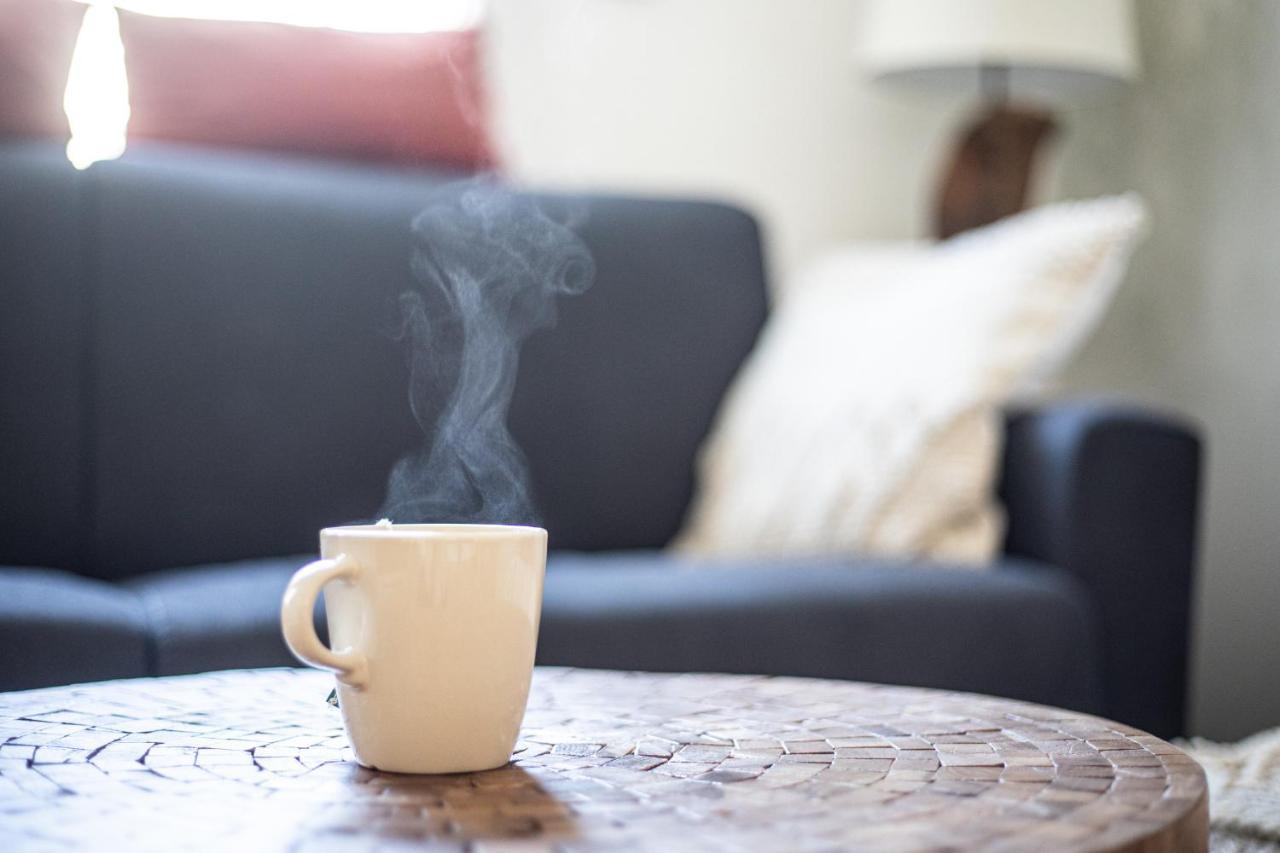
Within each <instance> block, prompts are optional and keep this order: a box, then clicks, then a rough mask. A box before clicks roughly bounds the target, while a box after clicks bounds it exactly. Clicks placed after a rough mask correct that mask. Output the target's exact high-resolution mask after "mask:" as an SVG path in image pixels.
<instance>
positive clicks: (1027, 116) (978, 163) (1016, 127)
mask: <svg viewBox="0 0 1280 853" xmlns="http://www.w3.org/2000/svg"><path fill="white" fill-rule="evenodd" d="M1056 130H1057V125H1056V123H1055V122H1054V120H1053V119H1052V118H1051V117H1050V116H1049V115H1048V113H1043V112H1038V111H1035V110H1028V109H1020V108H1016V107H1011V106H1009V105H1007V104H1000V105H997V106H992V107H989V108H987V109H986V110H985V111H984V112H983V114H982V115H980V116H979V117H978V119H977V121H975V122H974V123H973V124H972V125H971V126H970V127H969V128H968V129H967V130H966V131H965V132H964V134H963V135H962V136H961V137H960V143H959V145H958V146H957V147H956V150H955V153H954V154H953V155H952V156H951V159H950V161H949V163H948V167H947V171H946V173H945V175H944V177H943V180H942V184H941V186H940V187H939V193H938V207H937V211H936V213H935V217H936V218H935V221H934V230H935V233H936V235H937V236H938V237H939V238H940V239H946V238H947V237H951V236H954V235H956V234H959V233H961V232H962V231H968V230H969V229H971V228H977V227H979V226H981V225H987V224H989V223H991V222H995V221H996V220H997V219H1003V218H1004V217H1006V216H1010V215H1012V214H1015V213H1018V212H1019V211H1021V210H1024V209H1025V208H1026V204H1027V196H1028V192H1029V190H1030V188H1031V174H1032V170H1033V169H1034V168H1035V164H1036V159H1037V155H1038V153H1039V151H1040V149H1041V147H1042V143H1043V142H1044V141H1045V140H1046V139H1049V138H1050V137H1052V136H1053V135H1054V133H1055V132H1056Z"/></svg>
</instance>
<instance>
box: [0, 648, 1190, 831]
mask: <svg viewBox="0 0 1280 853" xmlns="http://www.w3.org/2000/svg"><path fill="white" fill-rule="evenodd" d="M331 684H332V679H331V678H330V677H329V676H326V675H324V674H323V673H319V672H314V671H303V670H257V671H234V672H221V673H210V674H206V675H195V676H181V677H175V678H160V679H138V680H132V681H115V682H103V683H100V684H90V685H79V686H71V687H59V688H49V689H43V690H32V691H26V692H21V693H8V694H0V744H3V745H0V849H3V850H18V849H27V848H31V849H45V848H47V849H57V848H58V847H59V846H64V845H65V846H68V847H70V846H76V847H79V848H81V849H85V848H94V847H98V848H102V849H117V848H119V849H165V850H170V849H181V848H183V847H195V848H210V849H212V848H217V849H227V850H233V851H236V853H244V851H249V850H276V849H289V850H304V851H310V850H329V849H337V850H347V849H353V850H368V849H381V848H384V847H385V848H391V847H399V846H411V847H414V848H415V849H423V848H427V849H431V850H461V849H466V850H509V849H519V850H539V849H556V850H579V849H609V850H632V849H652V850H663V851H666V850H681V849H697V850H720V849H724V850H740V849H751V850H841V849H886V850H914V849H937V848H951V849H955V848H968V847H978V846H982V847H984V848H992V849H1029V848H1034V849H1046V848H1055V849H1056V848H1066V849H1081V848H1090V849H1097V848H1122V849H1134V850H1139V849H1140V850H1148V851H1155V850H1203V849H1205V844H1206V837H1207V795H1206V789H1205V780H1204V774H1203V773H1202V772H1201V770H1200V768H1199V766H1198V765H1196V764H1195V763H1194V762H1193V761H1192V760H1191V759H1190V758H1188V757H1187V756H1186V755H1184V754H1183V753H1182V752H1180V751H1179V750H1177V749H1175V748H1174V747H1172V746H1170V745H1169V744H1167V743H1165V742H1164V741H1161V740H1159V739H1157V738H1155V737H1152V736H1150V735H1146V734H1143V733H1142V732H1139V731H1137V730H1135V729H1132V728H1129V727H1127V726H1123V725H1120V724H1118V723H1112V722H1108V721H1106V720H1102V719H1099V718H1097V717H1090V716H1085V715H1082V714H1075V713H1070V712H1067V711H1059V710H1055V709H1051V708H1045V707H1043V706H1038V705H1028V704H1024V703H1020V702H1012V701H1006V700H1000V699H992V698H988V697H982V696H973V695H967V694H959V693H947V692H941V691H930V690H917V689H909V688H898V687H881V686H876V685H868V684H858V683H851V682H838V681H821V680H812V679H799V678H764V677H755V676H731V675H647V674H636V673H617V672H593V671H586V670H560V669H540V670H539V671H538V672H537V674H536V676H535V678H534V688H533V691H532V695H531V698H530V702H529V711H528V714H527V715H526V717H525V726H524V729H523V731H522V733H521V741H520V743H519V744H518V745H517V747H516V748H517V753H516V755H515V756H514V760H513V761H512V763H511V764H509V765H508V766H506V767H504V768H501V769H499V770H491V771H487V772H483V773H473V774H461V775H454V776H401V775H396V774H389V773H377V772H373V771H369V770H365V769H363V768H361V767H359V766H357V765H356V764H354V763H353V762H352V761H351V756H350V752H349V750H348V749H347V746H346V739H345V736H344V735H343V733H342V728H341V720H340V718H339V713H338V711H337V710H335V709H334V708H332V707H331V706H329V705H327V704H326V703H325V696H326V695H327V694H328V692H329V688H330V686H331ZM428 842H429V843H428Z"/></svg>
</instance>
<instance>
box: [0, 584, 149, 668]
mask: <svg viewBox="0 0 1280 853" xmlns="http://www.w3.org/2000/svg"><path fill="white" fill-rule="evenodd" d="M142 675H147V623H146V618H145V616H144V614H143V610H142V604H141V603H140V602H139V601H138V598H137V597H136V596H135V595H133V593H131V592H130V591H128V590H124V589H121V588H119V587H117V586H115V585H114V584H110V583H105V582H103V581H97V580H90V579H88V578H82V577H80V576H79V575H74V574H72V573H70V572H63V571H57V570H55V569H30V568H13V567H8V566H4V567H0V690H25V689H27V688H31V687H46V686H49V685H54V684H69V683H72V682H77V681H98V680H101V679H107V678H135V677H138V676H142Z"/></svg>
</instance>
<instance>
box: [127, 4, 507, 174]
mask: <svg viewBox="0 0 1280 853" xmlns="http://www.w3.org/2000/svg"><path fill="white" fill-rule="evenodd" d="M120 37H121V39H122V40H123V42H124V51H125V65H126V67H127V69H128V75H129V104H130V107H131V109H132V115H131V117H130V119H129V137H130V138H139V137H149V138H153V139H172V140H182V141H186V142H198V143H205V144H211V145H238V146H248V147H253V148H270V149H283V150H289V151H301V152H307V153H313V154H330V155H340V156H349V157H360V158H369V159H378V160H390V161H394V162H399V163H415V164H422V163H436V164H445V165H450V166H458V167H463V168H472V169H474V168H481V167H485V166H488V165H489V164H490V163H491V160H492V158H491V156H490V148H489V144H488V138H487V134H486V132H485V121H484V111H483V99H482V81H481V67H480V50H479V47H480V45H479V33H478V32H477V31H475V30H461V31H452V32H438V33H404V34H401V33H394V34H390V33H388V34H382V33H377V34H371V33H353V32H342V31H338V30H327V29H320V28H312V27H295V26H289V25H286V24H264V23H250V22H243V21H209V20H190V19H184V18H159V17H152V16H149V15H140V14H135V13H130V12H126V11H123V10H121V11H120Z"/></svg>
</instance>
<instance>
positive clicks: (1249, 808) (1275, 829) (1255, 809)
mask: <svg viewBox="0 0 1280 853" xmlns="http://www.w3.org/2000/svg"><path fill="white" fill-rule="evenodd" d="M1180 745H1181V746H1182V748H1183V749H1185V750H1186V751H1187V752H1188V753H1190V754H1191V756H1192V757H1193V758H1195V760H1196V761H1198V762H1200V764H1201V766H1203V767H1204V771H1205V775H1206V776H1207V777H1208V780H1209V824H1210V828H1211V831H1212V836H1211V839H1210V845H1209V846H1210V849H1211V850H1213V851H1214V853H1280V728H1275V729H1270V730H1268V731H1265V732H1261V733H1259V734H1256V735H1254V736H1252V737H1250V738H1246V739H1245V740H1242V741H1240V742H1239V743H1229V744H1221V743H1212V742H1210V741H1207V740H1201V739H1200V738H1195V739H1193V740H1192V741H1190V742H1189V743H1183V744H1180Z"/></svg>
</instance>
